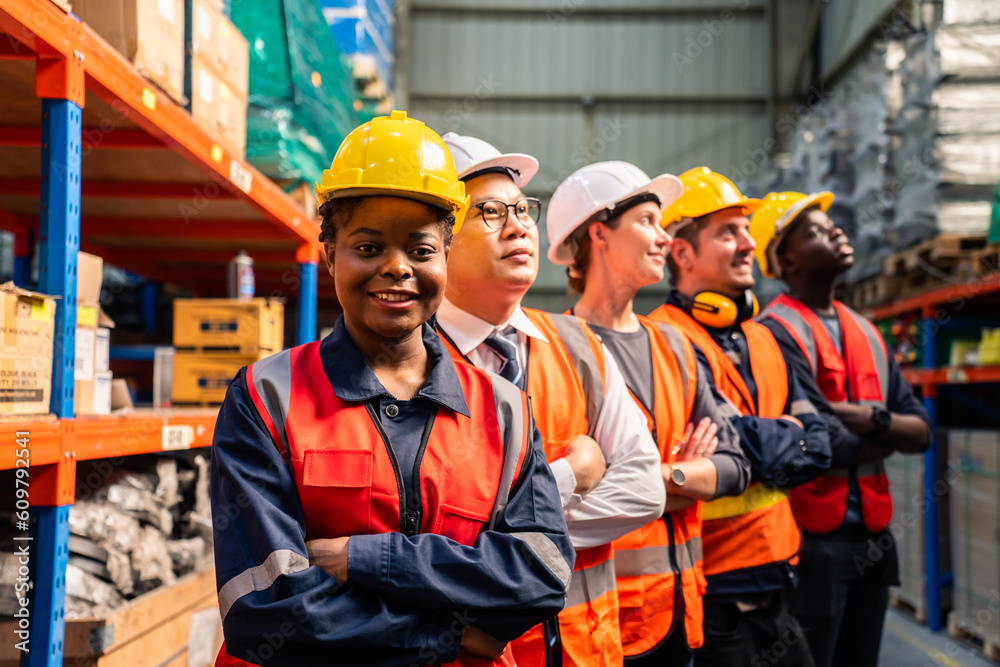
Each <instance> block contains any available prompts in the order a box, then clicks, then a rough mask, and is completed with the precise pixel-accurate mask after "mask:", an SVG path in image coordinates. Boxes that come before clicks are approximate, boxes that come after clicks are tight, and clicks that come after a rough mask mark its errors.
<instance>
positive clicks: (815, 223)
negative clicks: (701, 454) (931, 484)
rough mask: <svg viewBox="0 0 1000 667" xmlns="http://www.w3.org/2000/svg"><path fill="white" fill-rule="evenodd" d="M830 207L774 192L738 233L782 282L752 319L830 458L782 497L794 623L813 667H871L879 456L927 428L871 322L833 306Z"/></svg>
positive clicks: (884, 598) (878, 572)
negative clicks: (795, 541)
mask: <svg viewBox="0 0 1000 667" xmlns="http://www.w3.org/2000/svg"><path fill="white" fill-rule="evenodd" d="M832 203H833V194H832V193H830V192H818V193H813V194H809V195H806V194H803V193H801V192H774V193H771V194H769V195H768V196H767V197H765V198H764V203H763V205H762V206H761V207H760V208H759V209H758V210H757V212H756V213H754V215H753V218H752V219H751V221H750V230H751V234H752V235H753V238H754V241H755V242H756V244H757V250H756V254H757V263H758V264H759V266H760V270H761V273H762V274H763V275H765V276H767V277H769V278H780V279H781V280H784V281H785V283H787V285H788V294H783V295H781V296H779V297H778V298H777V299H775V300H774V301H772V302H771V304H769V305H768V307H767V309H766V310H765V311H764V312H763V313H762V314H761V316H760V318H759V321H760V323H761V324H763V325H764V326H766V327H767V328H768V329H769V330H770V331H771V333H772V334H773V335H774V337H775V339H776V340H777V341H778V344H779V345H780V346H781V348H782V351H783V352H784V353H785V356H786V358H788V359H790V360H791V362H792V364H793V365H794V366H795V371H796V374H797V376H798V377H799V379H800V381H801V383H802V387H803V389H804V390H805V392H806V394H807V395H808V396H809V399H810V401H811V402H812V403H813V404H814V405H815V406H816V407H817V409H819V411H820V413H821V414H822V415H823V417H824V419H825V420H826V422H827V425H828V427H829V430H830V439H831V445H832V450H833V463H832V466H831V468H830V470H829V471H828V472H827V473H826V474H825V475H824V476H822V477H820V478H818V479H816V480H813V481H812V482H809V483H807V484H804V485H802V486H800V487H798V488H796V489H793V490H792V492H791V502H792V508H793V509H794V511H795V517H796V518H797V519H798V522H799V525H800V526H801V528H802V552H801V561H800V563H799V577H800V579H799V587H798V590H797V598H798V602H797V605H796V606H797V611H798V614H799V618H800V620H801V621H802V623H803V625H805V626H806V627H808V628H809V629H810V632H809V648H810V649H811V650H812V653H813V657H814V658H815V661H816V665H817V667H831V666H833V665H849V666H850V667H875V665H876V664H877V663H878V654H879V645H880V642H881V637H882V625H883V621H884V619H885V610H886V607H887V605H888V603H889V586H892V585H896V584H898V583H899V582H898V561H897V557H896V550H895V540H894V539H893V536H892V533H890V532H889V530H888V527H889V522H890V521H891V519H892V497H891V496H890V495H889V482H888V479H887V478H886V475H885V469H884V467H883V465H882V460H883V458H884V457H886V456H888V455H889V454H891V453H892V452H895V451H899V452H904V453H920V452H923V451H925V450H926V449H927V447H928V446H930V442H931V428H930V421H929V419H928V417H927V413H926V412H925V411H924V409H923V407H922V406H921V404H920V401H919V400H917V397H916V396H915V395H914V394H913V389H912V388H911V387H910V385H909V383H907V381H906V380H905V379H904V378H903V376H902V374H901V373H900V370H899V366H898V364H897V363H896V361H895V359H894V358H893V357H892V355H891V354H889V353H888V350H887V348H886V345H885V341H883V340H882V337H881V335H880V334H879V332H878V330H877V329H876V328H875V326H874V325H873V324H872V323H871V322H869V321H868V320H866V319H865V318H864V317H862V316H861V315H859V314H858V313H856V312H855V311H853V310H851V309H850V308H848V307H847V306H845V305H844V304H842V303H840V302H839V301H837V300H835V299H834V298H833V290H834V281H835V280H836V279H837V277H838V276H840V275H841V274H842V273H844V272H845V271H847V270H848V269H849V268H850V267H851V265H852V264H853V263H854V249H853V248H852V247H851V244H850V243H849V241H848V239H847V236H846V235H845V234H844V231H843V230H842V229H840V228H839V227H838V226H837V225H836V224H834V222H833V221H832V220H831V219H830V217H829V216H828V215H827V210H828V209H829V208H830V205H831V204H832ZM872 553H878V554H881V556H880V557H878V558H875V559H872V556H871V554H872Z"/></svg>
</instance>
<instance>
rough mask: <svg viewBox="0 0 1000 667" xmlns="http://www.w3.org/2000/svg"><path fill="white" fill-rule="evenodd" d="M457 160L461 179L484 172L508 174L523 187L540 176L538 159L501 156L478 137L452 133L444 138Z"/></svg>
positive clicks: (521, 154) (511, 154)
mask: <svg viewBox="0 0 1000 667" xmlns="http://www.w3.org/2000/svg"><path fill="white" fill-rule="evenodd" d="M441 138H442V139H444V143H445V144H447V145H448V149H449V150H450V151H451V157H452V158H453V159H454V160H455V169H456V170H457V171H458V178H459V179H461V180H463V181H464V180H467V179H468V178H469V177H472V176H478V175H479V174H481V173H484V172H490V171H506V172H507V173H508V174H510V177H511V178H512V179H513V180H514V185H516V186H517V187H519V188H523V187H524V186H526V185H527V184H528V181H530V180H531V178H532V177H533V176H534V175H535V174H537V173H538V160H536V159H535V158H533V157H531V156H530V155H525V154H524V153H501V152H500V151H498V150H497V149H496V148H494V147H493V145H492V144H488V143H486V142H485V141H483V140H482V139H477V138H476V137H466V136H462V135H460V134H455V133H454V132H448V133H447V134H445V135H444V136H442V137H441Z"/></svg>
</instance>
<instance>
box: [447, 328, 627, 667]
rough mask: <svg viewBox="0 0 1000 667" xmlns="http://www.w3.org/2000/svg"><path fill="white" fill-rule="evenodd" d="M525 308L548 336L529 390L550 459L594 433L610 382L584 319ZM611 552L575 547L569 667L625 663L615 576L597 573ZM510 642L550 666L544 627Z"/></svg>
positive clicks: (563, 616) (565, 619)
mask: <svg viewBox="0 0 1000 667" xmlns="http://www.w3.org/2000/svg"><path fill="white" fill-rule="evenodd" d="M523 310H524V313H525V315H527V317H528V319H529V320H530V321H531V323H532V324H534V325H535V327H537V328H538V330H539V331H540V332H541V333H542V335H543V336H544V337H545V339H546V341H547V342H545V341H541V340H538V339H535V338H530V337H529V338H528V370H527V373H528V375H527V393H528V396H530V397H531V412H532V416H533V417H534V419H535V426H536V427H537V428H538V431H539V433H540V434H541V436H542V443H543V444H544V447H545V457H546V459H548V460H549V461H555V460H557V459H560V458H562V456H563V454H564V452H565V450H566V446H567V445H568V444H569V442H570V440H572V439H573V438H575V437H576V436H578V435H591V436H593V435H594V433H595V432H596V428H597V420H598V417H599V415H600V412H601V407H602V405H603V402H604V391H605V387H606V385H607V380H606V378H605V358H604V347H603V346H602V345H601V341H600V340H599V339H598V338H597V336H596V335H594V333H593V332H592V331H591V330H590V328H589V327H587V326H586V324H585V323H584V322H583V320H581V319H580V318H578V317H573V316H571V315H555V314H551V313H545V312H542V311H540V310H534V309H531V308H524V309H523ZM441 338H442V340H443V341H444V344H445V347H446V349H447V350H448V351H449V353H450V354H451V355H452V357H453V358H456V359H465V358H464V357H463V356H462V354H461V352H460V351H459V350H458V349H457V348H456V347H455V346H454V344H453V343H452V342H451V341H450V340H449V339H448V337H447V335H446V332H441ZM466 361H467V360H466ZM613 555H614V552H613V550H612V547H611V545H610V544H605V545H601V546H598V547H593V548H590V549H578V550H577V552H576V565H575V566H574V568H573V579H572V581H571V583H570V589H571V593H570V594H569V595H572V598H573V600H574V602H573V603H571V602H569V601H567V603H566V606H565V608H564V609H563V610H562V611H561V612H560V613H559V616H558V629H559V635H560V640H561V643H562V664H563V667H570V666H571V665H581V666H589V665H601V664H608V665H614V664H621V661H622V647H621V633H620V630H619V628H618V594H617V592H616V590H615V586H614V576H613V574H612V576H611V578H610V581H609V580H607V579H605V578H604V577H603V575H599V574H598V573H604V572H605V571H606V569H605V568H606V567H612V570H611V571H612V573H613V566H611V565H607V566H604V564H605V563H608V564H610V563H611V562H612V557H613ZM594 568H596V569H594ZM583 570H588V571H590V570H593V574H591V573H589V572H588V574H587V575H581V574H580V573H581V571H583ZM595 576H596V577H597V580H596V581H595V580H594V579H593V577H595ZM609 584H610V587H609ZM584 586H586V588H583V587H584ZM511 647H512V648H513V651H514V657H515V658H516V660H517V663H518V664H519V665H545V664H546V657H545V656H546V642H545V632H544V628H543V625H537V626H535V627H534V628H532V629H531V630H528V632H526V633H525V634H524V635H522V636H521V637H520V638H518V639H516V640H514V641H513V642H511Z"/></svg>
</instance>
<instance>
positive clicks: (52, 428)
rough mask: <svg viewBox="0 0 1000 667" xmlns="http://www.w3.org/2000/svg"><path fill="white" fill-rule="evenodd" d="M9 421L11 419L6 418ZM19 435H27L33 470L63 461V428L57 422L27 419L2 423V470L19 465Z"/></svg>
mask: <svg viewBox="0 0 1000 667" xmlns="http://www.w3.org/2000/svg"><path fill="white" fill-rule="evenodd" d="M6 419H9V418H5V420H6ZM18 433H27V434H28V436H27V439H28V453H29V456H30V460H29V464H30V466H29V467H31V468H34V467H35V466H41V465H49V464H52V463H59V462H60V461H62V460H63V449H62V441H63V427H62V426H61V424H60V423H59V422H58V421H57V420H55V419H52V420H46V421H37V420H35V419H34V418H33V417H30V416H29V417H26V418H25V421H23V422H9V421H4V422H3V423H0V442H2V443H3V445H2V446H0V470H10V469H11V468H13V467H15V466H16V465H17V456H16V455H15V454H16V451H17V450H18V449H20V447H18V446H17V440H18V437H19V436H18V435H17V434H18Z"/></svg>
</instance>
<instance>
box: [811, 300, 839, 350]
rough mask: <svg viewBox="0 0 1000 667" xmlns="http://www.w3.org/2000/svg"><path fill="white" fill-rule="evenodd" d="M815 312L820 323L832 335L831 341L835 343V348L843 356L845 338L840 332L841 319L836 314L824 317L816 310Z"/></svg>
mask: <svg viewBox="0 0 1000 667" xmlns="http://www.w3.org/2000/svg"><path fill="white" fill-rule="evenodd" d="M813 312H814V313H816V316H817V317H818V318H819V321H820V322H822V323H823V326H824V327H826V332H827V333H828V334H830V339H831V340H832V341H833V346H834V347H836V348H837V353H838V354H840V355H841V356H843V355H844V341H843V338H844V336H843V334H841V332H840V318H839V317H837V314H836V313H834V314H833V315H824V314H823V313H817V312H816V311H815V310H814V311H813Z"/></svg>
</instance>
